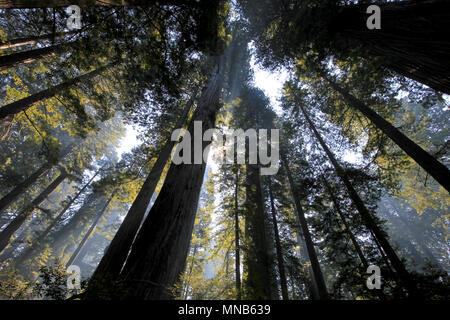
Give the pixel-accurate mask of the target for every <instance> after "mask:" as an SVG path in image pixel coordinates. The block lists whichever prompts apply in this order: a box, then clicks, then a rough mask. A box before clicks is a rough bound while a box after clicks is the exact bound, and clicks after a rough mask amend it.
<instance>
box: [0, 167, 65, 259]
mask: <svg viewBox="0 0 450 320" xmlns="http://www.w3.org/2000/svg"><path fill="white" fill-rule="evenodd" d="M67 176H68V174H67V172H65V171H64V172H62V173H61V174H60V175H59V176H58V177H57V178H56V179H55V180H54V181H53V182H52V183H51V184H50V185H49V186H48V187H47V188H45V190H44V191H42V192H41V193H40V194H39V195H38V196H37V197H36V198H35V199H34V200H33V201H32V202H31V205H29V206H28V207H27V208H25V209H24V210H23V211H22V212H20V213H19V214H18V215H17V216H16V217H15V218H14V219H13V221H11V222H10V223H9V224H8V226H7V227H6V228H5V229H3V231H2V232H1V233H0V251H2V250H3V249H5V247H6V246H7V245H8V242H9V240H10V239H11V237H12V235H13V234H14V232H16V231H17V230H18V229H19V228H20V226H21V225H22V224H23V223H24V222H25V220H26V219H27V218H28V217H29V216H30V215H31V214H32V213H33V211H34V209H36V207H37V206H39V205H40V204H41V203H42V202H44V200H45V199H47V197H48V196H49V195H50V194H51V193H52V192H53V191H54V190H55V189H56V188H57V187H58V186H59V185H60V184H61V183H62V182H63V181H64V180H65V179H66V178H67Z"/></svg>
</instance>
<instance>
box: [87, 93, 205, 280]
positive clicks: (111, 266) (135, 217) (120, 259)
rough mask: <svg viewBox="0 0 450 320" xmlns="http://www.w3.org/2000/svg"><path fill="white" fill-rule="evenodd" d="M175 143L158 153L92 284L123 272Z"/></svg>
mask: <svg viewBox="0 0 450 320" xmlns="http://www.w3.org/2000/svg"><path fill="white" fill-rule="evenodd" d="M196 95H197V90H195V92H194V94H193V96H192V98H191V99H190V100H189V101H188V102H187V103H186V105H185V107H184V109H183V111H182V113H181V115H180V117H179V119H178V121H177V123H176V124H175V128H176V129H178V128H180V127H182V126H183V125H184V124H185V122H186V120H187V117H188V114H189V111H190V110H191V109H192V106H193V103H194V100H195V97H196ZM174 145H175V141H171V139H170V138H169V139H167V141H166V143H165V145H164V147H163V148H162V149H161V151H160V153H159V155H158V159H157V160H156V162H155V164H154V165H153V167H152V170H151V171H150V173H149V175H148V177H147V179H146V180H145V182H144V184H143V185H142V187H141V190H140V191H139V194H138V195H137V197H136V199H135V200H134V202H133V204H132V206H131V208H130V210H129V211H128V213H127V215H126V217H125V219H124V220H123V222H122V224H121V225H120V227H119V230H118V231H117V233H116V234H115V236H114V238H113V240H112V241H111V243H110V245H109V246H108V249H107V250H106V253H105V255H104V256H103V257H102V259H101V261H100V263H99V265H98V266H97V268H96V270H95V272H94V274H93V275H92V277H91V279H90V280H89V281H90V285H92V286H93V285H95V284H94V283H95V281H101V279H102V278H103V279H114V278H116V277H117V276H118V275H119V273H120V271H121V270H122V267H123V265H124V264H125V260H126V258H127V256H128V253H129V252H130V249H131V245H132V243H133V240H134V238H135V237H136V234H137V232H138V230H139V227H140V226H141V224H142V220H143V219H144V215H145V212H146V211H147V208H148V206H149V204H150V201H151V198H152V196H153V193H154V192H155V188H156V186H157V184H158V182H159V180H160V178H161V174H162V172H163V170H164V167H165V166H166V164H167V162H168V161H169V159H170V155H171V153H172V149H173V147H174ZM102 282H103V281H102Z"/></svg>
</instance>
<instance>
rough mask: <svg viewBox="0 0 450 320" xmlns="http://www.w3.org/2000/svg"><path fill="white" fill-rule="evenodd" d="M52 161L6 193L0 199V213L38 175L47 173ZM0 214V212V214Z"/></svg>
mask: <svg viewBox="0 0 450 320" xmlns="http://www.w3.org/2000/svg"><path fill="white" fill-rule="evenodd" d="M71 150H72V145H70V146H68V147H67V148H66V149H64V150H63V152H62V153H61V155H60V158H64V157H65V156H66V155H67V154H68V153H69V152H70V151H71ZM53 165H54V163H52V162H47V163H45V164H44V165H42V166H41V167H40V168H39V169H38V170H36V171H35V172H34V173H32V174H31V175H30V176H29V177H28V178H26V179H25V180H24V181H22V182H21V183H19V184H18V185H17V186H15V187H14V189H12V190H11V191H10V192H9V193H8V194H6V195H5V196H4V197H3V198H1V199H0V213H1V211H2V210H3V209H5V208H7V207H8V206H9V205H10V204H11V203H12V202H13V201H14V200H16V199H17V197H18V196H20V195H21V194H22V193H23V192H25V191H26V190H27V189H28V188H29V187H31V185H33V184H34V183H35V182H36V181H37V180H38V179H39V178H40V177H42V176H44V175H45V174H47V172H48V171H49V170H50V169H51V168H52V167H53ZM0 215H1V214H0Z"/></svg>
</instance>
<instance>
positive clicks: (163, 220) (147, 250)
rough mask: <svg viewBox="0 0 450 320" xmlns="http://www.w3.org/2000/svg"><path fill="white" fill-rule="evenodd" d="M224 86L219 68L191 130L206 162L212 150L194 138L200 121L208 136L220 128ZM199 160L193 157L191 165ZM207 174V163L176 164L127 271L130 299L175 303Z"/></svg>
mask: <svg viewBox="0 0 450 320" xmlns="http://www.w3.org/2000/svg"><path fill="white" fill-rule="evenodd" d="M219 66H220V67H219ZM222 83H223V75H222V66H221V64H218V65H217V66H216V68H215V71H214V72H213V74H212V75H211V78H210V81H209V84H208V86H207V88H206V89H205V90H204V91H203V93H202V95H201V97H200V100H199V103H198V108H197V110H196V111H195V113H194V116H193V119H192V121H191V123H190V124H189V126H188V131H189V132H190V134H191V137H192V139H191V146H192V151H194V152H192V153H193V154H194V155H197V156H201V155H202V153H203V152H202V151H203V149H204V148H205V147H206V146H207V145H208V144H209V143H208V142H202V143H201V144H200V145H201V146H202V150H196V148H195V146H194V140H195V139H199V140H200V137H195V136H194V121H201V123H202V130H201V133H202V134H203V133H204V132H205V130H207V129H211V128H213V127H214V125H215V120H216V113H217V112H218V110H219V109H220V107H221V104H220V100H219V99H220V93H221V90H222ZM193 158H194V157H193V155H191V157H190V159H191V161H192V160H193ZM205 169H206V163H205V162H204V161H201V164H185V163H182V164H179V165H175V164H174V163H172V164H171V166H170V169H169V172H168V173H167V177H166V179H165V181H164V185H163V187H162V189H161V191H160V193H159V196H158V198H157V199H156V201H155V203H154V204H153V206H152V208H151V209H150V212H149V214H148V216H147V218H146V219H145V221H144V223H143V225H142V227H141V229H140V231H139V232H138V235H137V236H136V239H135V241H134V243H133V245H132V249H131V252H130V255H129V257H128V260H127V262H126V264H125V266H124V268H123V270H122V273H121V274H122V276H123V277H124V278H125V280H126V282H127V285H128V286H129V289H130V290H129V292H127V293H126V294H125V295H130V296H132V297H133V298H135V299H144V300H153V299H171V298H174V295H173V287H174V285H175V284H176V283H177V282H178V281H179V280H180V275H181V274H182V272H183V270H184V268H185V264H186V258H187V254H188V251H189V243H190V240H191V236H192V231H193V227H194V221H195V214H196V211H197V206H198V198H199V194H200V190H201V186H202V183H203V177H204V174H205Z"/></svg>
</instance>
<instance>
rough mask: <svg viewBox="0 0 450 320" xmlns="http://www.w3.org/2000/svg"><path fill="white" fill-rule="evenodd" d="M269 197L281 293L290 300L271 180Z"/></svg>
mask: <svg viewBox="0 0 450 320" xmlns="http://www.w3.org/2000/svg"><path fill="white" fill-rule="evenodd" d="M269 197H270V207H271V211H272V224H273V232H274V235H275V244H276V249H277V262H278V271H279V273H280V284H281V295H282V297H283V300H289V294H288V289H287V281H286V272H285V269H284V260H283V249H282V248H281V241H280V233H279V231H278V222H277V216H276V215H277V213H276V209H275V203H274V198H273V193H272V186H271V184H270V180H269Z"/></svg>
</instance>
